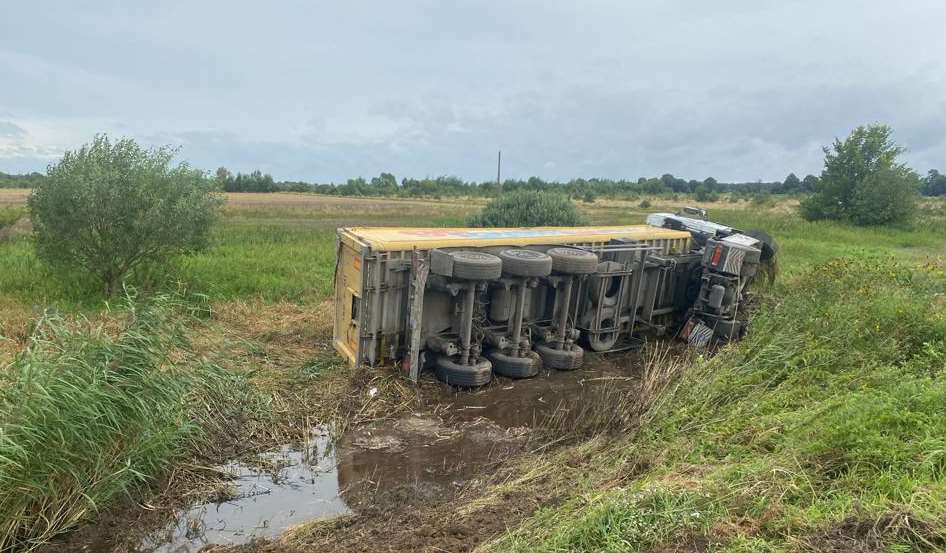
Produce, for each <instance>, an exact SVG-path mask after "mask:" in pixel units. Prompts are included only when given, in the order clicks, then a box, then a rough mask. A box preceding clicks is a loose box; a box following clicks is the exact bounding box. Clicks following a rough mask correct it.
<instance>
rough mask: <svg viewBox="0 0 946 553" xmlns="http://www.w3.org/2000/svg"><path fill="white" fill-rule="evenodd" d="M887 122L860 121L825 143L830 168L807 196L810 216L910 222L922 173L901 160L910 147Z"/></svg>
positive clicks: (874, 222)
mask: <svg viewBox="0 0 946 553" xmlns="http://www.w3.org/2000/svg"><path fill="white" fill-rule="evenodd" d="M891 133H892V131H891V129H890V127H888V126H886V125H870V126H867V127H863V126H861V127H858V128H856V129H854V131H852V132H851V134H850V136H848V137H847V138H846V139H845V140H844V141H843V142H842V141H841V140H837V139H836V140H835V141H834V144H832V146H831V147H830V148H825V150H824V151H825V161H824V165H825V168H824V171H823V172H822V174H821V179H820V180H819V181H818V184H817V186H816V189H815V193H814V194H812V195H811V196H809V197H808V198H806V199H805V200H803V201H802V203H801V205H800V210H801V214H802V216H803V217H804V218H805V219H808V220H810V221H811V220H818V219H834V220H842V221H850V222H852V223H854V224H857V225H882V224H886V223H898V222H904V221H907V220H909V219H911V218H912V217H913V212H914V209H915V205H916V199H917V196H918V193H919V189H920V178H919V176H918V175H917V174H916V173H914V172H913V171H912V170H911V169H910V168H908V167H907V166H906V165H904V164H902V163H898V161H897V159H898V157H899V156H900V155H901V154H902V153H903V152H904V149H903V148H902V147H900V146H898V145H897V144H895V143H894V142H893V140H892V138H891Z"/></svg>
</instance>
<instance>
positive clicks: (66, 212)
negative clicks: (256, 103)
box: [29, 135, 222, 296]
mask: <svg viewBox="0 0 946 553" xmlns="http://www.w3.org/2000/svg"><path fill="white" fill-rule="evenodd" d="M173 156H174V151H173V150H171V149H169V148H158V149H156V150H145V149H143V148H141V147H140V146H138V144H136V143H135V141H133V140H131V139H128V138H126V139H122V140H119V141H117V142H115V143H112V142H110V141H109V139H108V137H106V136H104V135H99V136H96V137H95V138H94V139H93V141H92V143H91V144H86V145H84V146H82V147H81V148H80V149H79V150H77V151H74V152H66V154H65V156H63V158H62V160H60V161H59V163H57V164H56V165H54V166H51V167H50V168H49V171H48V175H47V178H46V179H44V180H42V181H41V182H40V183H39V184H37V186H36V188H35V189H34V190H33V194H32V195H31V196H30V199H29V211H30V219H31V221H32V223H33V230H34V233H35V236H36V253H37V256H38V257H39V258H40V259H42V260H43V261H45V262H46V263H47V264H49V265H50V266H51V267H54V268H56V269H61V270H62V271H63V272H65V273H68V272H72V271H76V270H78V271H81V272H84V273H87V274H90V275H93V276H95V277H96V278H97V279H99V280H100V281H101V283H102V285H103V287H104V291H105V294H106V295H107V296H111V295H113V294H114V293H115V291H116V290H117V289H118V285H119V284H121V283H122V281H123V280H124V279H125V277H126V276H127V275H128V274H129V273H130V272H132V271H133V270H134V269H135V268H136V267H139V266H141V265H143V264H146V263H162V262H165V261H166V260H167V259H169V258H170V257H172V256H174V255H176V254H179V253H182V252H187V251H194V250H199V249H201V248H203V247H205V246H206V245H207V243H208V238H209V233H210V229H211V226H212V225H213V223H214V221H215V219H216V214H217V208H218V207H219V206H220V205H221V202H222V198H221V197H220V196H219V195H218V194H216V193H215V191H214V190H215V184H214V181H212V180H210V179H207V178H205V176H204V175H203V174H202V173H201V172H200V171H198V170H196V169H192V168H191V167H190V166H188V165H187V164H186V163H181V164H179V165H177V166H174V167H172V166H171V159H172V158H173Z"/></svg>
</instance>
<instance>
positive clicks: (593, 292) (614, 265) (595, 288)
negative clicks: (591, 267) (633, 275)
mask: <svg viewBox="0 0 946 553" xmlns="http://www.w3.org/2000/svg"><path fill="white" fill-rule="evenodd" d="M623 270H624V265H622V264H620V263H618V262H617V261H602V262H601V263H598V268H597V271H596V272H598V273H614V272H618V271H623ZM623 278H624V276H623V275H619V276H612V277H609V276H593V277H591V282H589V283H588V294H589V295H590V296H591V300H592V301H593V302H595V303H598V304H601V305H603V306H605V307H611V306H612V305H616V304H617V302H618V292H619V291H620V290H621V280H622V279H623ZM601 281H605V282H606V283H607V284H605V287H604V292H602V291H601Z"/></svg>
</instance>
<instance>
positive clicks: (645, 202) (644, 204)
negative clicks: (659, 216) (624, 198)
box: [637, 199, 653, 209]
mask: <svg viewBox="0 0 946 553" xmlns="http://www.w3.org/2000/svg"><path fill="white" fill-rule="evenodd" d="M637 205H638V207H640V208H641V209H648V208H649V207H650V206H651V205H653V204H651V203H650V200H648V199H643V200H641V203H639V204H637Z"/></svg>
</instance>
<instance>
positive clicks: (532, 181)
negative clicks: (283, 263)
mask: <svg viewBox="0 0 946 553" xmlns="http://www.w3.org/2000/svg"><path fill="white" fill-rule="evenodd" d="M44 178H46V176H45V175H43V174H42V173H36V172H33V173H28V174H22V175H16V174H7V173H2V172H0V188H34V187H36V186H37V185H38V184H39V183H40V182H42V180H43V179H44ZM208 178H211V179H213V180H215V181H216V184H217V185H218V186H219V188H220V189H221V190H223V191H225V192H264V193H265V192H311V193H317V194H328V195H335V196H407V197H416V198H437V197H458V196H482V197H493V196H496V195H498V193H499V191H500V189H501V190H503V191H506V192H515V191H519V190H537V191H555V192H561V193H564V194H566V195H568V196H569V197H572V198H577V199H586V200H591V199H594V198H597V197H620V196H640V195H660V194H695V195H696V196H698V197H699V199H701V200H711V199H714V198H715V197H716V196H718V195H720V194H744V195H757V194H785V195H791V194H811V193H813V192H815V191H816V190H817V188H818V183H819V182H820V177H817V176H815V175H807V176H805V177H804V178H799V177H798V176H796V175H795V173H789V175H788V176H787V177H785V179H784V180H782V181H773V182H762V181H757V182H720V181H717V180H716V179H715V178H713V177H708V178H706V179H703V180H695V179H689V180H686V179H682V178H679V177H675V176H673V175H672V174H670V173H666V174H664V175H661V176H660V177H649V178H648V177H641V178H639V179H637V180H629V179H602V178H590V179H584V178H578V179H571V180H569V181H565V182H561V181H546V180H543V179H540V178H538V177H529V178H528V179H524V180H523V179H507V180H505V181H503V183H502V185H501V186H498V185H497V184H496V181H484V182H476V181H465V180H463V179H461V178H459V177H454V176H440V177H433V178H431V177H427V178H422V179H417V178H404V179H401V180H400V181H398V179H397V178H396V177H395V176H394V175H393V174H391V173H381V174H380V175H378V176H377V177H373V178H371V179H365V178H363V177H357V178H352V179H348V180H347V181H345V182H344V183H340V184H336V183H329V184H318V183H310V182H305V181H276V180H275V179H273V177H272V176H271V175H269V174H265V173H263V172H262V171H258V170H257V171H252V172H250V173H239V172H238V173H232V172H231V171H230V170H228V169H227V168H225V167H220V168H219V169H217V171H216V172H215V173H213V174H212V175H211V176H209V177H208ZM920 193H921V194H923V195H924V196H946V175H944V174H942V173H940V172H939V171H938V170H936V169H931V170H930V171H929V172H928V173H927V175H926V176H925V177H923V178H922V179H921V186H920Z"/></svg>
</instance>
